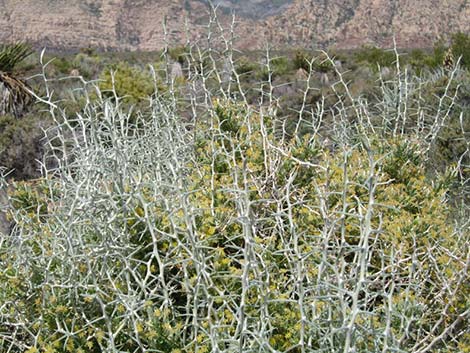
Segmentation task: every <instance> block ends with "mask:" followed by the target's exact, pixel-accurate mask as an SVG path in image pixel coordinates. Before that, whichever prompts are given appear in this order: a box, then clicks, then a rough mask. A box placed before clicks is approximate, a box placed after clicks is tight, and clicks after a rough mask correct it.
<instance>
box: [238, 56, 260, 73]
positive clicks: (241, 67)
mask: <svg viewBox="0 0 470 353" xmlns="http://www.w3.org/2000/svg"><path fill="white" fill-rule="evenodd" d="M258 68H259V65H258V64H256V63H255V62H253V61H251V60H250V59H249V58H247V57H243V56H242V57H241V58H239V59H238V60H237V61H236V66H235V70H236V72H237V73H238V74H239V75H243V74H250V73H253V72H255V71H256V70H257V69H258Z"/></svg>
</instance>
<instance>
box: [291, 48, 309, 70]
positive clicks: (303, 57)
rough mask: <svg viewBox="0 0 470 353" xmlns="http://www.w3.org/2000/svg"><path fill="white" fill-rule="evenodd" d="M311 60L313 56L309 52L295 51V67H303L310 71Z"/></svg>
mask: <svg viewBox="0 0 470 353" xmlns="http://www.w3.org/2000/svg"><path fill="white" fill-rule="evenodd" d="M310 60H311V56H310V55H309V54H308V53H307V52H305V51H303V50H297V51H296V52H295V55H294V59H293V64H294V68H295V69H296V70H298V69H303V70H305V71H307V72H309V71H310V64H309V61H310Z"/></svg>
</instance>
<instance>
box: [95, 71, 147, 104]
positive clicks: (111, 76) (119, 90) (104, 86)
mask: <svg viewBox="0 0 470 353" xmlns="http://www.w3.org/2000/svg"><path fill="white" fill-rule="evenodd" d="M100 80H101V81H100V84H99V86H100V89H101V91H102V92H103V93H104V95H105V96H107V97H114V95H116V96H117V97H122V98H123V100H124V101H125V102H126V103H130V104H136V103H138V102H142V101H143V100H145V99H147V98H148V97H149V96H151V95H152V93H153V92H154V90H155V86H154V83H153V79H152V76H151V74H150V72H148V71H144V70H142V69H140V68H138V67H132V66H130V65H129V64H126V63H124V62H121V63H119V64H116V65H111V66H109V67H107V68H106V69H105V70H104V71H103V72H102V73H101V76H100Z"/></svg>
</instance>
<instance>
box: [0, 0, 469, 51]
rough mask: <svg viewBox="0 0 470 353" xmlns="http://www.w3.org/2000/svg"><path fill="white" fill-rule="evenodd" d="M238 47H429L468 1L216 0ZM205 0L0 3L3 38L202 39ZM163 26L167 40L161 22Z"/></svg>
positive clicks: (69, 44) (85, 42)
mask: <svg viewBox="0 0 470 353" xmlns="http://www.w3.org/2000/svg"><path fill="white" fill-rule="evenodd" d="M213 3H214V5H216V6H217V8H218V18H219V20H220V22H221V23H222V25H223V27H225V28H228V27H229V25H230V23H231V21H232V15H231V14H232V12H235V13H236V14H237V15H236V34H237V37H238V42H237V45H238V46H239V47H241V48H259V47H263V46H264V45H265V44H266V42H267V41H269V42H270V43H271V44H272V45H274V46H278V47H286V46H301V47H325V46H331V45H334V46H336V47H340V48H351V47H357V46H360V45H362V44H365V43H371V44H378V45H385V46H390V45H391V43H392V38H393V37H394V36H395V38H396V40H397V43H398V45H399V46H401V47H426V46H430V45H432V44H433V43H434V42H436V41H437V40H438V39H441V38H442V39H446V38H447V37H448V36H449V35H450V34H451V33H455V32H457V31H463V32H467V33H468V32H470V21H468V19H469V18H470V2H468V1H466V0H448V1H442V0H274V1H267V0H214V1H213ZM209 13H210V9H209V5H208V1H207V0H73V1H72V0H0V42H9V41H14V40H27V41H29V42H31V43H34V44H35V45H37V46H48V47H53V48H57V49H76V48H82V47H89V46H91V47H100V48H105V49H110V50H156V49H161V48H162V47H163V46H164V45H165V41H168V42H170V43H171V44H175V43H184V42H185V41H186V40H187V39H190V40H195V39H198V38H199V39H203V38H206V36H207V27H208V23H209ZM164 23H166V32H167V36H166V37H165V34H164V30H163V24H164Z"/></svg>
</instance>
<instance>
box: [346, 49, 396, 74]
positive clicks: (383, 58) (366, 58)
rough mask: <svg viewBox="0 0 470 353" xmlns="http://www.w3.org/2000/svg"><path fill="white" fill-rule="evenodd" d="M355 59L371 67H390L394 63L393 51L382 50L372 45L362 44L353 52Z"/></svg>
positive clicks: (375, 68)
mask: <svg viewBox="0 0 470 353" xmlns="http://www.w3.org/2000/svg"><path fill="white" fill-rule="evenodd" d="M355 59H356V61H358V62H359V63H366V64H369V65H370V66H371V67H372V69H374V70H377V68H378V66H380V67H390V66H392V65H394V64H395V62H396V56H395V53H394V52H393V51H390V50H384V49H381V48H377V47H373V46H364V47H362V48H361V49H360V50H359V51H358V52H356V53H355Z"/></svg>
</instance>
